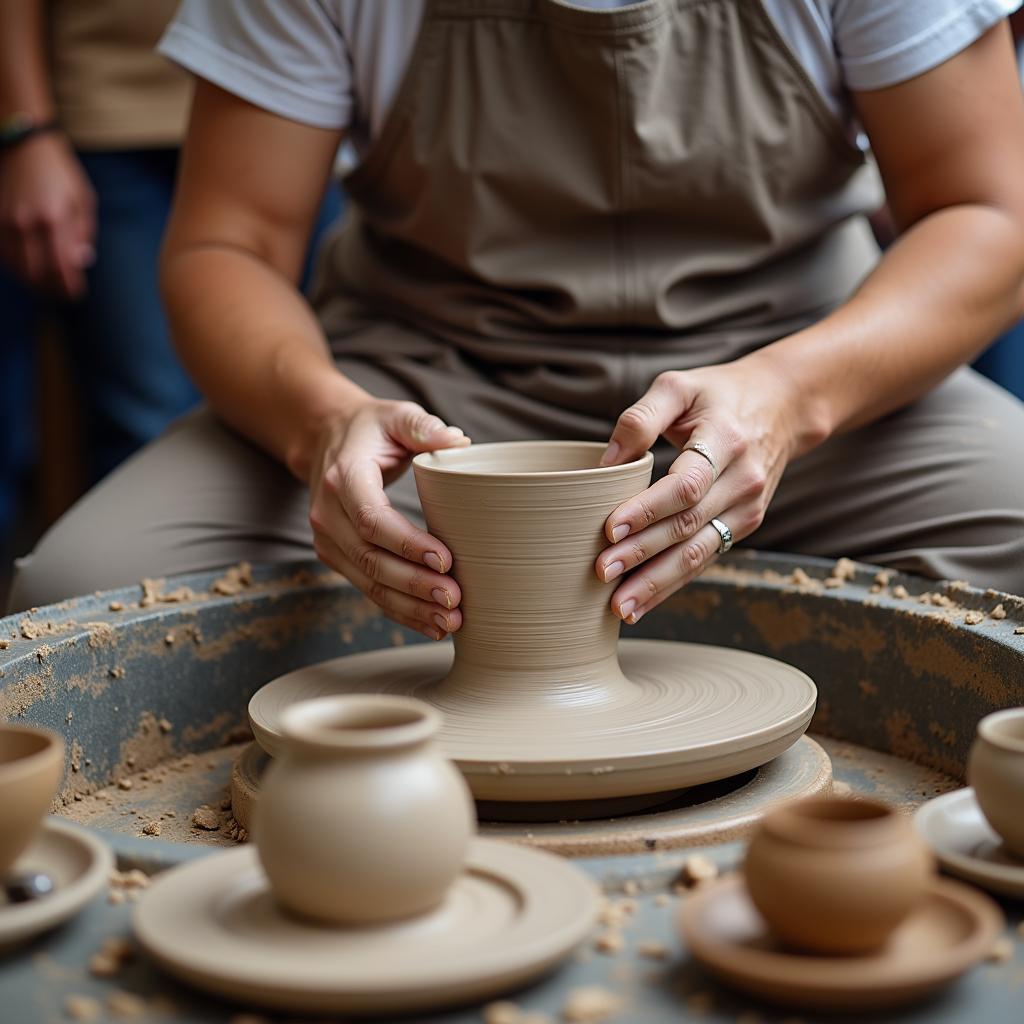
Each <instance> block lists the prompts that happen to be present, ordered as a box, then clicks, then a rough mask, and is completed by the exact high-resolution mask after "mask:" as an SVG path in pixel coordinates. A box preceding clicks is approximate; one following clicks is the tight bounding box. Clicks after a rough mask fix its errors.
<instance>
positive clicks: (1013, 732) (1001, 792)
mask: <svg viewBox="0 0 1024 1024" xmlns="http://www.w3.org/2000/svg"><path fill="white" fill-rule="evenodd" d="M967 781H968V782H969V783H970V784H971V786H973V787H974V794H975V797H976V798H977V800H978V804H979V806H980V807H981V810H982V813H983V814H984V815H985V817H986V818H987V819H988V823H989V824H990V825H991V826H992V828H993V829H995V831H996V832H998V833H999V835H1000V836H1002V838H1003V842H1004V843H1005V844H1006V846H1007V848H1008V849H1009V850H1010V852H1011V853H1013V854H1014V855H1015V856H1016V857H1018V858H1020V859H1021V860H1024V708H1008V709H1007V710H1005V711H996V712H995V713H994V714H991V715H986V716H985V717H984V718H983V719H982V720H981V721H980V722H979V723H978V735H977V738H976V739H975V741H974V744H973V745H972V747H971V753H970V757H969V758H968V762H967Z"/></svg>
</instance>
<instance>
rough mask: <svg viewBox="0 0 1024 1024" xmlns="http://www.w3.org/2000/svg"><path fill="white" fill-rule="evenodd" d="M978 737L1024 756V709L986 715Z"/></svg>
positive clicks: (1011, 709)
mask: <svg viewBox="0 0 1024 1024" xmlns="http://www.w3.org/2000/svg"><path fill="white" fill-rule="evenodd" d="M978 736H979V737H980V738H981V739H982V740H984V741H985V742H986V743H989V744H991V745H992V746H993V747H998V748H999V749H1000V750H1007V751H1009V752H1010V753H1012V754H1024V708H1007V709H1006V710H1005V711H996V712H995V713H994V714H991V715H986V716H985V717H984V718H983V719H982V720H981V721H980V722H979V723H978Z"/></svg>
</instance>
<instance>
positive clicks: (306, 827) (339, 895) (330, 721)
mask: <svg viewBox="0 0 1024 1024" xmlns="http://www.w3.org/2000/svg"><path fill="white" fill-rule="evenodd" d="M440 724H441V720H440V716H439V715H438V714H437V712H436V711H434V710H433V709H432V708H430V707H428V706H427V705H425V704H423V703H421V702H420V701H415V700H410V699H408V698H402V697H392V696H377V695H366V696H348V697H324V698H321V699H319V700H312V701H305V702H302V703H299V704H296V705H293V706H292V707H291V708H289V709H288V710H287V712H286V713H285V714H284V716H283V720H282V729H283V739H284V751H283V753H282V756H281V757H280V758H278V759H277V760H276V761H275V762H274V763H273V764H271V765H270V767H269V768H268V770H267V774H266V779H265V782H264V787H263V793H262V795H261V798H260V800H259V803H258V804H257V806H256V809H255V813H254V822H253V839H254V841H255V843H256V846H257V848H258V850H259V856H260V860H261V862H262V864H263V868H264V869H265V871H266V873H267V876H268V877H269V879H270V883H271V885H272V886H273V890H274V894H275V896H276V898H277V900H278V901H279V902H280V903H281V904H282V905H283V906H284V907H285V908H287V909H288V910H290V911H292V912H293V913H296V914H299V915H302V916H304V917H308V918H313V919H316V920H320V921H326V922H330V923H332V924H360V923H369V922H380V921H391V920H396V919H400V918H406V917H412V916H414V915H416V914H422V913H425V912H426V911H428V910H431V909H432V908H434V907H436V906H437V905H438V904H440V903H441V901H442V900H443V899H444V896H445V893H446V892H447V890H448V888H449V886H450V885H451V884H452V882H453V881H454V880H455V878H456V877H457V876H458V875H459V874H460V873H461V871H462V866H463V862H464V861H465V857H466V851H467V850H468V848H469V843H470V840H471V838H472V836H473V833H474V832H475V829H476V815H475V811H474V807H473V802H472V798H471V797H470V794H469V789H468V788H467V786H466V783H465V782H464V781H463V779H462V776H461V775H460V774H459V772H458V771H457V770H456V769H455V768H454V767H453V766H452V764H451V763H450V762H449V761H447V760H445V758H444V757H443V756H442V754H441V752H440V750H439V748H438V747H437V745H436V743H435V742H434V737H435V735H436V733H437V731H438V729H439V727H440Z"/></svg>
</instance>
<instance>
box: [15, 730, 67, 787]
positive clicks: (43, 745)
mask: <svg viewBox="0 0 1024 1024" xmlns="http://www.w3.org/2000/svg"><path fill="white" fill-rule="evenodd" d="M12 735H16V736H23V737H28V738H30V739H32V738H34V739H38V740H39V741H40V745H39V746H38V747H37V748H36V749H34V750H33V751H32V752H31V753H28V754H24V755H22V756H21V757H15V758H14V759H13V760H5V754H6V750H5V747H6V745H7V740H8V738H9V737H10V736H12ZM63 751H64V741H63V740H62V739H61V738H60V736H58V735H57V734H56V733H55V732H50V730H49V729H40V728H37V727H35V726H31V725H8V724H0V785H6V784H7V783H10V782H20V781H22V780H24V779H26V778H29V777H31V776H32V775H35V774H36V773H37V772H39V771H42V770H44V769H45V768H46V766H47V765H48V764H49V763H50V761H51V760H53V758H54V757H55V756H56V757H58V758H59V757H62V756H63Z"/></svg>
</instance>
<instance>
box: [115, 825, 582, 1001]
mask: <svg viewBox="0 0 1024 1024" xmlns="http://www.w3.org/2000/svg"><path fill="white" fill-rule="evenodd" d="M599 906H600V891H599V890H598V887H597V886H596V885H595V884H594V882H593V881H592V880H591V879H590V878H589V877H588V876H587V875H585V874H584V873H583V872H582V871H580V870H579V868H576V867H574V866H573V865H572V864H570V863H569V862H568V861H566V860H563V859H562V858H561V857H556V856H554V855H552V854H549V853H542V852H540V851H537V850H531V849H527V848H525V847H520V846H513V845H512V844H510V843H500V842H495V841H494V840H487V839H477V840H474V841H473V843H472V845H471V846H470V850H469V854H468V856H467V858H466V863H465V866H464V868H463V871H462V874H461V875H460V876H459V878H458V879H456V881H455V883H454V884H453V885H452V886H451V887H450V889H449V890H448V892H447V893H446V895H445V898H444V900H443V902H442V903H441V905H440V906H439V907H437V908H435V909H434V910H431V911H429V912H427V913H426V914H423V915H421V916H419V917H416V918H413V919H411V920H402V921H391V922H385V923H378V924H371V925H351V926H348V927H324V925H322V924H317V923H315V922H312V921H309V920H306V919H304V918H301V917H297V916H296V915H294V914H290V913H286V912H285V911H284V910H282V908H281V907H280V905H279V904H278V902H277V901H276V900H275V899H274V897H273V894H272V893H271V890H270V885H269V883H268V881H267V877H266V875H265V874H264V872H263V870H262V869H261V868H260V865H259V861H258V859H257V856H256V851H255V850H253V849H251V848H249V847H240V848H238V849H234V850H229V851H227V852H225V853H218V854H214V855H213V856H210V857H201V858H199V859H198V860H193V861H189V862H186V863H185V864H182V865H180V866H179V867H176V868H174V869H172V870H171V871H167V872H165V873H164V874H162V875H160V876H159V877H158V878H157V879H156V880H155V881H154V882H153V884H152V885H151V886H150V887H149V888H148V889H147V890H146V891H145V893H144V894H143V896H142V898H141V899H140V901H139V904H138V906H137V907H136V909H135V915H134V918H133V926H134V930H135V935H136V937H137V938H138V940H139V942H140V943H141V945H142V947H143V948H144V949H145V950H146V951H147V952H148V953H149V954H150V955H151V956H152V957H153V958H154V959H155V960H156V961H157V963H159V964H160V965H161V966H162V967H164V968H165V969H166V970H167V971H169V972H170V973H171V974H173V975H175V976H176V977H178V978H180V979H181V980H182V981H185V982H188V983H189V984H191V985H195V986H196V987H198V988H201V989H204V990H205V991H207V992H211V993H213V994H214V995H217V996H222V997H227V998H230V999H237V1000H241V1001H243V1002H248V1003H254V1004H257V1005H260V1006H266V1007H269V1008H273V1009H278V1010H283V1011H286V1012H290V1013H303V1014H304V1013H325V1014H334V1015H342V1014H371V1013H372V1014H387V1015H390V1016H389V1017H388V1019H389V1020H391V1019H394V1017H393V1015H394V1014H399V1013H409V1012H426V1011H428V1010H432V1009H436V1008H438V1007H441V1006H452V1005H456V1004H458V1003H465V1002H470V1001H473V1000H483V999H486V998H490V997H494V996H496V995H498V994H500V993H502V992H507V991H510V990H512V989H516V988H518V987H520V986H522V985H524V984H526V983H527V982H528V981H530V980H531V979H533V978H537V977H539V976H541V975H543V974H545V973H547V972H548V971H550V970H551V968H552V967H554V966H555V965H556V964H557V963H559V962H560V961H561V960H563V959H564V958H565V957H567V956H568V955H569V954H570V953H571V952H572V951H573V949H575V948H576V947H577V946H578V945H579V943H580V942H582V941H583V940H584V939H585V938H586V937H587V935H588V933H589V932H590V930H591V929H592V928H593V925H594V922H595V920H596V918H597V912H598V908H599Z"/></svg>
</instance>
